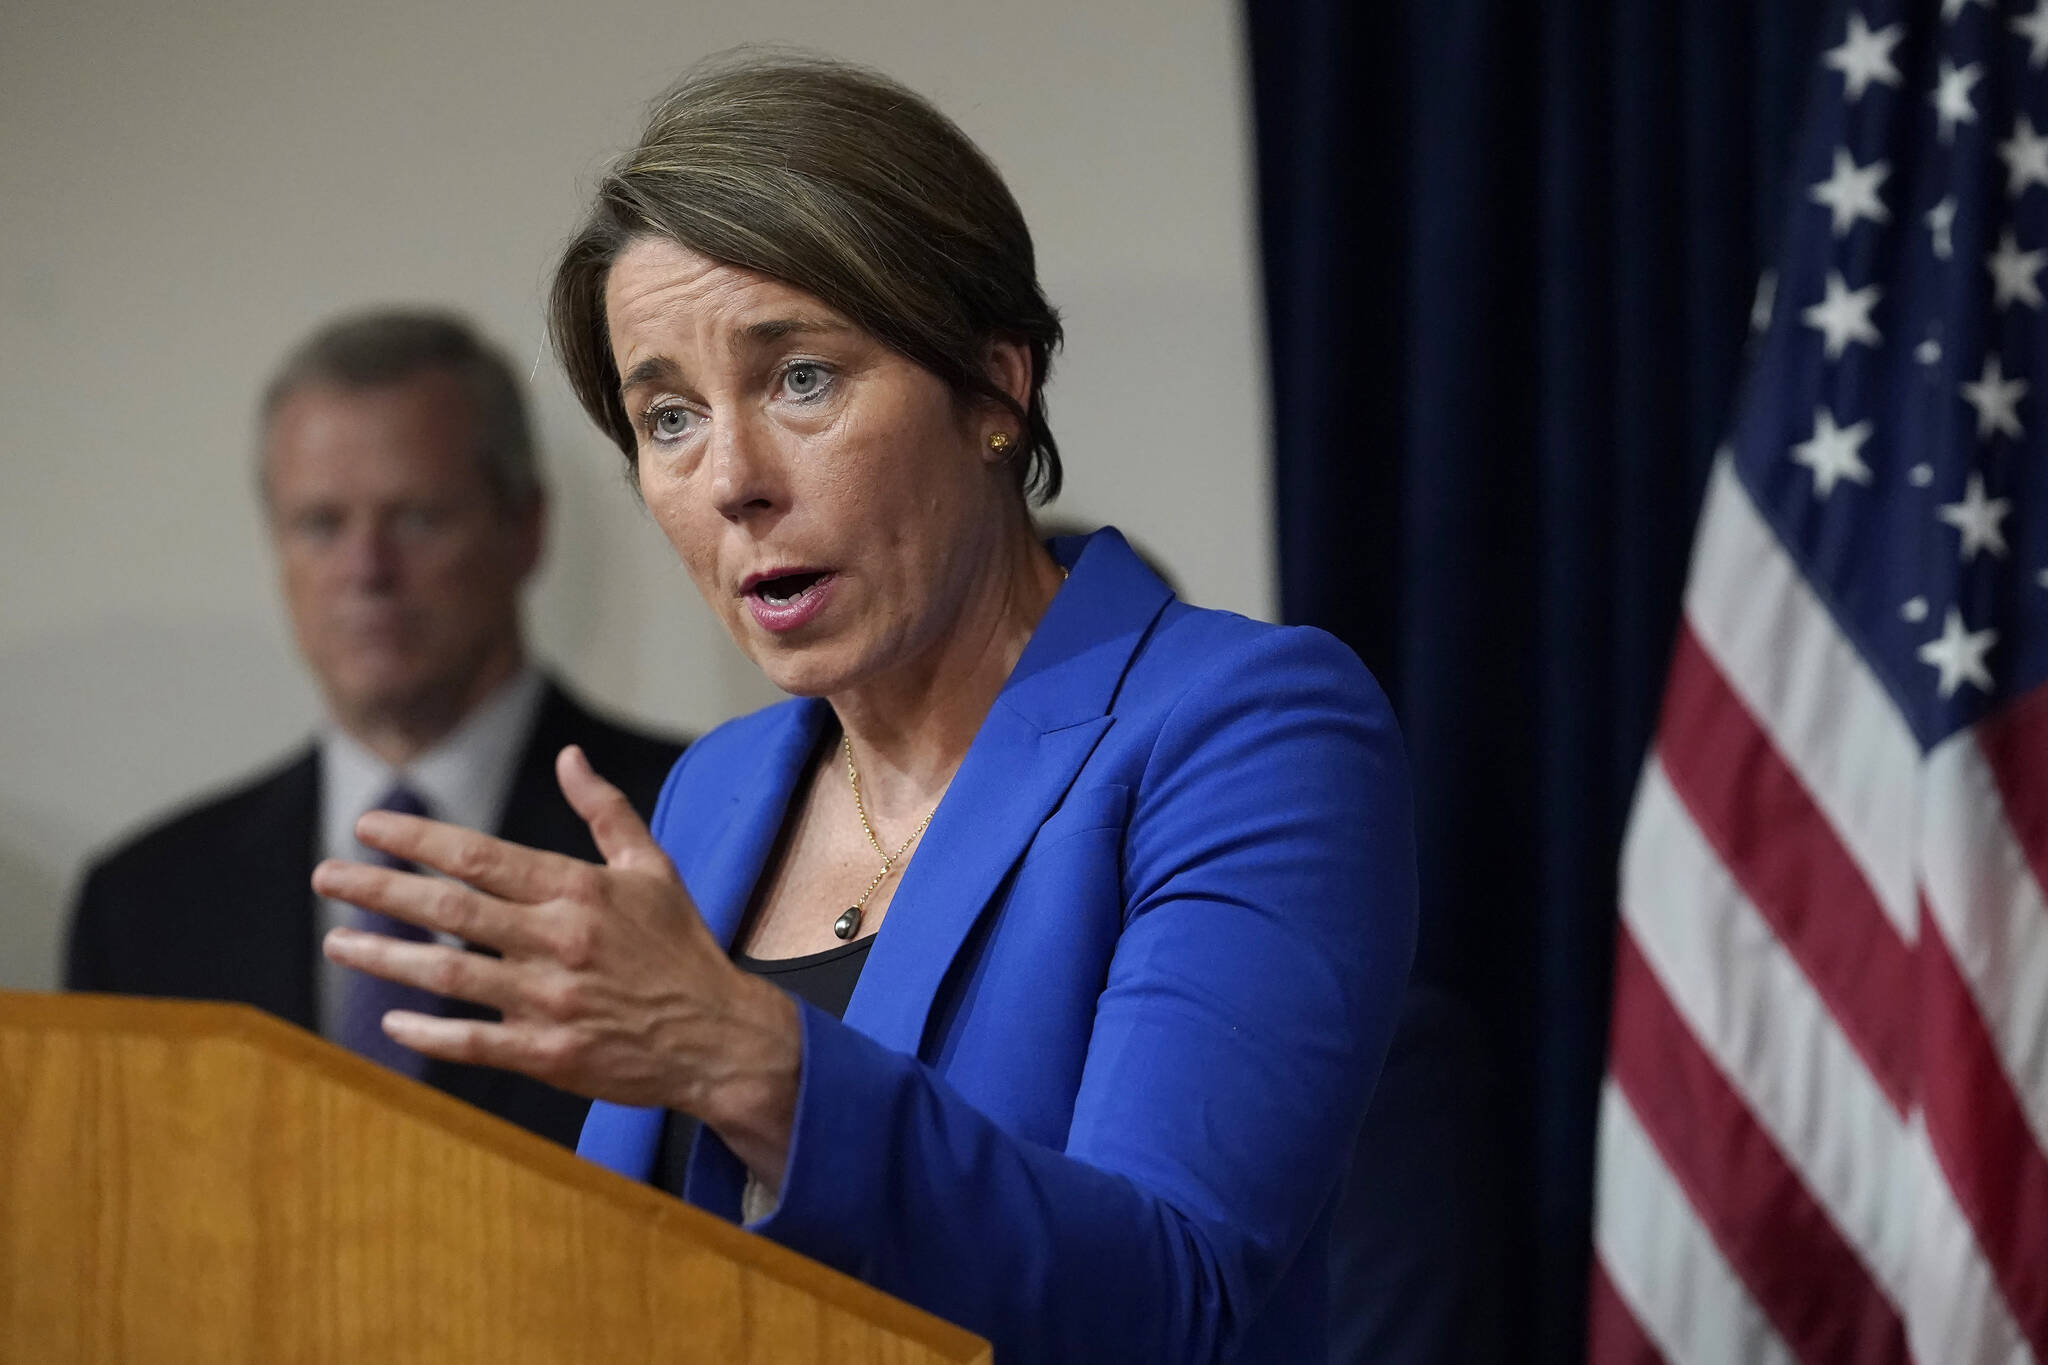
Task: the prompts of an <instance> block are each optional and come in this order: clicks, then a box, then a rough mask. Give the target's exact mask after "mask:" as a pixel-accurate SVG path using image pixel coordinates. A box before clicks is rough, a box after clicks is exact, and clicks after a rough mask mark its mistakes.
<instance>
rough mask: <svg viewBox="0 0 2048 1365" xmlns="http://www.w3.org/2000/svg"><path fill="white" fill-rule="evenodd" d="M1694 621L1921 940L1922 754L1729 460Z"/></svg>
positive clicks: (1907, 929) (1705, 522)
mask: <svg viewBox="0 0 2048 1365" xmlns="http://www.w3.org/2000/svg"><path fill="white" fill-rule="evenodd" d="M1685 615H1686V619H1687V621H1688V622H1689V623H1690V625H1691V628H1692V630H1693V631H1694V633H1695V634H1696V635H1697V636H1698V638H1699V641H1700V643H1701V644H1702V645H1703V646H1704V647H1705V649H1706V651H1707V652H1708V653H1709V654H1710V655H1711V656H1712V657H1713V658H1715V659H1716V660H1718V661H1719V663H1720V666H1721V668H1722V671H1723V674H1724V676H1725V677H1726V678H1727V679H1728V681H1729V682H1730V683H1731V684H1732V686H1733V688H1734V690H1735V692H1736V693H1737V695H1739V696H1740V697H1741V698H1742V700H1743V703H1744V705H1745V706H1746V707H1747V709H1748V710H1749V712H1750V713H1751V714H1752V715H1754V716H1755V717H1756V718H1757V721H1758V723H1759V724H1760V725H1761V726H1762V727H1763V730H1764V733H1765V734H1767V735H1769V736H1770V738H1771V744H1772V747H1774V748H1775V749H1776V750H1777V751H1778V752H1779V753H1780V754H1781V755H1783V756H1784V758H1785V760H1786V762H1787V763H1788V764H1789V765H1790V766H1791V767H1792V769H1793V770H1794V771H1796V772H1797V773H1798V774H1799V776H1800V778H1801V780H1802V781H1803V782H1804V783H1805V785H1806V787H1807V790H1808V791H1809V792H1810V793H1811V794H1812V797H1813V800H1814V802H1815V803H1816V804H1817V805H1818V806H1819V807H1820V808H1821V809H1822V810H1823V811H1825V812H1826V814H1827V819H1828V824H1829V825H1830V826H1831V827H1832V828H1833V829H1834V830H1835V832H1836V835H1837V837H1838V838H1840V840H1841V842H1842V846H1843V848H1844V849H1846V850H1847V851H1848V854H1849V856H1850V857H1851V858H1852V859H1853V860H1854V861H1855V863H1856V866H1857V867H1858V868H1859V869H1860V870H1861V871H1862V874H1863V877H1864V880H1865V882H1866V883H1867V884H1868V885H1869V886H1870V888H1871V889H1872V891H1873V892H1875V894H1876V896H1877V899H1878V903H1879V904H1880V905H1882V906H1883V907H1884V910H1885V914H1886V916H1887V917H1888V918H1889V919H1890V920H1891V922H1892V928H1893V930H1894V931H1895V932H1896V933H1897V934H1898V935H1899V936H1900V937H1901V938H1904V939H1907V940H1909V941H1910V940H1911V939H1912V937H1913V935H1914V934H1915V933H1916V932H1918V929H1917V924H1916V921H1915V918H1914V917H1915V916H1916V915H1917V914H1918V911H1919V906H1918V899H1917V893H1916V891H1915V887H1914V875H1913V831H1914V828H1915V826H1916V824H1917V815H1916V812H1915V809H1914V789H1913V778H1914V774H1915V773H1916V772H1917V771H1918V770H1919V766H1920V746H1919V744H1918V743H1916V742H1915V740H1914V738H1913V734H1912V731H1911V730H1910V729H1908V728H1907V726H1906V723H1905V721H1904V720H1903V719H1901V718H1900V716H1899V713H1898V709H1897V707H1896V706H1895V705H1894V704H1893V702H1892V698H1891V696H1890V694H1889V693H1887V692H1886V691H1885V689H1884V687H1883V685H1882V684H1881V683H1879V682H1878V680H1877V678H1876V676H1875V675H1874V674H1872V673H1871V671H1870V668H1869V666H1868V665H1867V664H1866V663H1865V662H1864V660H1863V656H1862V655H1860V654H1858V653H1857V652H1856V650H1855V648H1854V647H1853V646H1851V645H1850V644H1849V642H1848V641H1847V640H1845V639H1844V638H1842V635H1841V632H1840V631H1838V630H1837V629H1836V628H1835V623H1834V618H1833V617H1832V616H1831V615H1830V614H1829V613H1828V610H1827V608H1826V607H1825V606H1823V605H1822V604H1821V602H1820V600H1819V599H1818V598H1817V597H1815V596H1814V593H1813V589H1812V588H1811V587H1810V586H1808V584H1807V582H1806V579H1805V577H1804V576H1803V575H1802V574H1801V573H1800V571H1799V566H1798V565H1797V564H1796V563H1795V562H1793V560H1792V558H1791V556H1790V555H1788V554H1787V553H1786V551H1785V547H1784V545H1783V544H1782V543H1781V542H1780V541H1779V539H1778V537H1777V534H1776V533H1775V532H1774V531H1772V530H1771V528H1770V526H1769V524H1768V523H1766V522H1765V521H1764V519H1763V517H1762V516H1761V515H1760V514H1759V513H1758V511H1757V509H1756V503H1755V501H1754V500H1753V499H1752V498H1751V497H1750V494H1749V490H1748V489H1747V488H1745V487H1744V486H1743V484H1742V480H1741V479H1740V478H1739V477H1738V476H1737V475H1736V473H1735V469H1734V466H1733V463H1732V462H1731V461H1730V460H1729V459H1728V457H1727V456H1726V454H1723V456H1722V457H1721V458H1720V459H1719V460H1717V461H1715V464H1714V470H1713V473H1712V475H1711V476H1710V478H1709V480H1708V484H1707V496H1706V504H1705V507H1704V508H1703V509H1702V511H1701V514H1700V529H1699V539H1698V542H1697V544H1696V545H1695V547H1694V550H1693V562H1692V577H1691V579H1690V580H1689V582H1688V583H1687V586H1686V595H1685Z"/></svg>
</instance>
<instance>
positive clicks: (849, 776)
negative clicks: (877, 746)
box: [832, 734, 939, 941]
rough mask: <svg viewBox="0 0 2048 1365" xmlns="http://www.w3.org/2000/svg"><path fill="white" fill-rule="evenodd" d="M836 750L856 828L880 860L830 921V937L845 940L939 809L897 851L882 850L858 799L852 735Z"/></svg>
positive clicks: (842, 739) (855, 930)
mask: <svg viewBox="0 0 2048 1365" xmlns="http://www.w3.org/2000/svg"><path fill="white" fill-rule="evenodd" d="M839 747H840V748H841V749H842V750H843V751H844V752H845V754H846V781H847V783H848V785H850V786H851V787H852V788H853V809H854V812H855V813H856V814H858V815H859V816H860V827H861V828H862V829H864V830H866V831H867V836H868V843H869V844H870V845H872V846H873V847H874V850H875V852H876V854H877V855H879V856H880V857H881V859H882V870H881V871H880V872H877V873H876V874H875V876H874V880H873V881H870V882H869V883H868V889H867V890H865V891H863V892H861V893H860V899H859V900H857V901H855V902H854V903H853V904H852V905H849V906H847V907H846V913H845V914H843V915H841V916H840V917H839V918H838V919H836V920H833V921H832V935H833V937H834V938H837V939H840V940H842V941H845V940H848V939H851V938H852V937H853V936H854V935H855V934H857V933H859V932H860V917H861V912H862V911H864V910H865V909H866V908H867V903H868V897H869V896H872V895H874V894H875V888H876V887H878V886H880V885H881V884H882V879H883V878H884V877H887V876H888V875H889V869H890V868H892V867H894V866H896V862H897V860H898V859H900V858H901V857H902V856H903V855H904V854H906V853H908V852H910V846H911V845H912V844H914V843H916V842H917V836H918V835H920V834H922V833H924V827H925V826H926V825H929V824H930V823H931V822H932V817H933V816H934V815H937V814H938V813H939V808H938V807H937V806H933V807H932V808H931V809H930V810H928V811H926V812H925V813H924V819H922V820H920V821H918V822H917V828H916V829H914V830H912V831H910V837H909V838H908V839H905V840H904V841H903V846H902V847H901V848H899V849H897V850H896V851H895V852H894V853H890V852H888V851H886V850H885V849H883V847H882V841H881V840H880V839H877V838H876V837H875V827H874V826H873V825H871V824H869V823H868V808H867V805H866V803H864V802H863V801H862V800H861V799H860V769H858V768H856V767H854V766H853V738H852V736H850V735H845V734H842V735H840V736H839Z"/></svg>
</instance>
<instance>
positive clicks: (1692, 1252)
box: [1593, 1080, 1795, 1365]
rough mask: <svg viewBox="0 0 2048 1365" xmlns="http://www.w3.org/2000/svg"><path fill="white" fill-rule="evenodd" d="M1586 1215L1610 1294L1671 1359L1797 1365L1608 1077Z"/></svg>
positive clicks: (1683, 1363)
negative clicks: (1595, 1182)
mask: <svg viewBox="0 0 2048 1365" xmlns="http://www.w3.org/2000/svg"><path fill="white" fill-rule="evenodd" d="M1593 1218H1594V1232H1593V1236H1594V1243H1595V1246H1596V1248H1597V1250H1598V1252H1599V1255H1600V1260H1601V1263H1602V1264H1603V1265H1605V1266H1606V1267H1607V1273H1608V1276H1609V1278H1610V1279H1611V1280H1612V1281H1613V1284H1614V1290H1615V1293H1616V1294H1617V1295H1618V1296H1619V1297H1620V1298H1621V1300H1622V1301H1623V1302H1624V1303H1625V1304H1627V1306H1628V1309H1629V1312H1630V1314H1631V1315H1632V1316H1633V1317H1634V1318H1635V1320H1636V1322H1637V1323H1638V1324H1639V1325H1640V1326H1641V1327H1642V1330H1643V1332H1644V1334H1645V1335H1646V1336H1648V1337H1649V1338H1650V1340H1651V1341H1652V1342H1654V1343H1655V1344H1656V1348H1657V1351H1658V1352H1659V1354H1661V1355H1662V1356H1663V1357H1664V1359H1666V1360H1668V1361H1670V1362H1672V1365H1712V1363H1713V1362H1721V1361H1728V1362H1735V1361H1740V1362H1742V1365H1795V1361H1794V1357H1793V1355H1792V1353H1791V1352H1790V1351H1788V1350H1787V1349H1786V1348H1785V1343H1784V1342H1782V1341H1780V1340H1779V1339H1778V1335H1777V1333H1776V1332H1774V1331H1772V1330H1771V1325H1770V1323H1769V1322H1768V1321H1767V1320H1766V1319H1765V1317H1764V1315H1763V1314H1762V1313H1761V1312H1760V1311H1759V1310H1758V1309H1757V1306H1756V1303H1755V1301H1754V1300H1752V1299H1751V1298H1750V1297H1749V1292H1748V1290H1746V1289H1745V1288H1744V1287H1743V1285H1742V1281H1741V1280H1739V1279H1737V1278H1736V1276H1735V1273H1734V1272H1733V1271H1731V1270H1730V1269H1729V1268H1728V1263H1727V1261H1725V1260H1724V1259H1722V1256H1721V1252H1720V1248H1718V1247H1716V1246H1715V1245H1714V1239H1713V1238H1712V1237H1710V1236H1708V1235H1707V1231H1706V1229H1705V1228H1703V1227H1702V1226H1700V1221H1699V1216H1698V1215H1697V1214H1696V1213H1695V1212H1694V1211H1693V1207H1692V1205H1691V1204H1690V1203H1689V1202H1688V1201H1687V1200H1686V1197H1685V1195H1684V1193H1683V1192H1682V1191H1681V1190H1680V1189H1679V1188H1678V1186H1677V1185H1676V1184H1675V1183H1673V1181H1672V1178H1671V1172H1670V1171H1668V1170H1666V1169H1665V1167H1664V1164H1663V1162H1662V1161H1660V1160H1659V1159H1658V1157H1657V1152H1656V1149H1655V1148H1654V1147H1652V1146H1651V1145H1650V1140H1649V1138H1648V1137H1646V1136H1645V1135H1644V1133H1643V1130H1642V1126H1641V1125H1640V1124H1639V1123H1638V1122H1637V1121H1636V1114H1635V1111H1634V1110H1633V1109H1631V1108H1630V1107H1629V1103H1628V1100H1627V1099H1626V1098H1625V1097H1624V1096H1623V1095H1622V1094H1621V1092H1620V1091H1619V1090H1618V1089H1616V1087H1615V1085H1614V1083H1613V1082H1612V1081H1611V1080H1610V1081H1609V1082H1608V1084H1607V1085H1606V1087H1605V1088H1604V1089H1603V1091H1602V1093H1601V1101H1600V1197H1599V1201H1598V1203H1597V1204H1596V1206H1595V1208H1594V1210H1593Z"/></svg>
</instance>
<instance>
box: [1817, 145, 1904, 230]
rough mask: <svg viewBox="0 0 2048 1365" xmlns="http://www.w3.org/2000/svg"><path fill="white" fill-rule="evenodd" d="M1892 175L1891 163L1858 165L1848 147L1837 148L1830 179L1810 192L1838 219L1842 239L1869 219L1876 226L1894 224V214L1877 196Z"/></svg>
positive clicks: (1836, 227)
mask: <svg viewBox="0 0 2048 1365" xmlns="http://www.w3.org/2000/svg"><path fill="white" fill-rule="evenodd" d="M1891 173H1892V168H1891V166H1890V165H1889V164H1887V163H1885V162H1883V161H1873V162H1871V163H1870V164H1869V165H1868V166H1858V165H1857V164H1856V159H1855V158H1854V157H1852V156H1850V155H1849V149H1848V148H1847V147H1837V148H1835V169H1834V171H1833V172H1832V173H1831V174H1830V175H1829V176H1828V178H1827V179H1825V180H1823V181H1821V182H1820V183H1819V184H1817V185H1815V186H1814V187H1813V188H1812V189H1811V190H1809V191H1808V192H1807V197H1808V198H1809V199H1811V200H1813V202H1814V203H1816V204H1826V205H1827V206H1828V208H1829V210H1830V211H1831V212H1832V213H1833V214H1834V218H1835V236H1837V237H1840V236H1842V235H1843V234H1845V233H1847V232H1848V231H1849V229H1851V228H1853V227H1855V226H1856V223H1857V220H1859V219H1862V218H1868V219H1869V220H1870V221H1871V222H1873V223H1886V222H1890V221H1891V216H1892V215H1891V212H1890V210H1888V209H1886V208H1885V206H1884V201H1883V200H1882V199H1880V198H1878V197H1877V187H1878V186H1880V185H1882V184H1883V183H1884V182H1885V178H1886V177H1887V176H1889V175H1890V174H1891Z"/></svg>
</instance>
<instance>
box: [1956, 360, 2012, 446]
mask: <svg viewBox="0 0 2048 1365" xmlns="http://www.w3.org/2000/svg"><path fill="white" fill-rule="evenodd" d="M1962 388H1963V400H1964V401H1965V402H1967V403H1968V404H1969V405H1970V406H1971V407H1973V408H1975V409H1976V410H1977V437H1978V439H1979V440H1982V439H1983V438H1984V437H1986V436H1989V435H1991V434H1992V433H1993V432H1998V433H2001V434H2002V435H2006V436H2010V437H2012V438H2013V439H2014V440H2015V441H2017V440H2018V439H2019V438H2020V437H2021V436H2023V435H2025V434H2026V433H2025V432H2024V431H2022V430H2021V428H2020V414H2019V406H2020V399H2022V398H2024V397H2025V396H2026V393H2027V381H2026V380H2024V379H2007V378H2006V377H2005V371H2004V367H2002V366H2001V365H2000V364H1999V363H1998V357H1997V356H1995V355H1987V356H1985V357H1984V374H1983V377H1982V378H1980V379H1978V380H1977V381H1976V382H1975V383H1972V384H1965V385H1963V386H1962Z"/></svg>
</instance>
